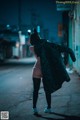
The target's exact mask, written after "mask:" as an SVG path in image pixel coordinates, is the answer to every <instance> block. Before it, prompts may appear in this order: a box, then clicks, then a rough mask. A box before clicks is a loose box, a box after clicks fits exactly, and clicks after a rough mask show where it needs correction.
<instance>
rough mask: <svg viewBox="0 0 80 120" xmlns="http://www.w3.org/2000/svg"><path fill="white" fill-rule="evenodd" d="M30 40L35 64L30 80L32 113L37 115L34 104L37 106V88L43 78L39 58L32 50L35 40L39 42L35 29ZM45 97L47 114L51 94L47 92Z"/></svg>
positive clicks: (49, 110)
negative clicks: (31, 84)
mask: <svg viewBox="0 0 80 120" xmlns="http://www.w3.org/2000/svg"><path fill="white" fill-rule="evenodd" d="M30 40H31V41H30V43H31V45H33V46H30V50H31V52H32V53H33V54H34V55H35V57H36V63H35V65H34V67H33V72H32V79H33V112H34V114H38V110H37V108H36V104H37V99H38V92H39V88H40V83H41V80H42V81H43V76H42V72H41V64H40V57H39V56H38V53H36V52H35V50H34V44H36V45H37V42H36V40H38V41H39V40H40V37H39V35H38V33H37V31H36V29H34V34H33V35H31V38H30ZM43 86H44V82H43ZM44 90H45V89H44ZM45 95H46V100H47V108H45V110H44V112H49V113H50V112H51V93H49V92H48V91H45Z"/></svg>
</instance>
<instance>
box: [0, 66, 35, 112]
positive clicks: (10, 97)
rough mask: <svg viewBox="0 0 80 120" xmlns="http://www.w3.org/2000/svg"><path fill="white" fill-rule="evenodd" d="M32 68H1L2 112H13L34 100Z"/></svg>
mask: <svg viewBox="0 0 80 120" xmlns="http://www.w3.org/2000/svg"><path fill="white" fill-rule="evenodd" d="M32 66H33V65H6V66H2V67H1V68H0V111H4V110H6V111H7V110H13V109H15V107H17V106H18V105H20V104H21V103H24V102H26V101H28V100H32V79H31V72H32ZM26 107H27V106H26Z"/></svg>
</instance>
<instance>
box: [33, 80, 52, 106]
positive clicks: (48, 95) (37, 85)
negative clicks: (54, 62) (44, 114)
mask: <svg viewBox="0 0 80 120" xmlns="http://www.w3.org/2000/svg"><path fill="white" fill-rule="evenodd" d="M42 81H43V79H42ZM40 83H41V79H40V78H33V108H36V103H37V99H38V92H39V88H40ZM43 86H44V82H43ZM44 90H45V87H44ZM45 95H46V100H47V105H48V106H47V107H48V108H51V93H49V92H48V91H45Z"/></svg>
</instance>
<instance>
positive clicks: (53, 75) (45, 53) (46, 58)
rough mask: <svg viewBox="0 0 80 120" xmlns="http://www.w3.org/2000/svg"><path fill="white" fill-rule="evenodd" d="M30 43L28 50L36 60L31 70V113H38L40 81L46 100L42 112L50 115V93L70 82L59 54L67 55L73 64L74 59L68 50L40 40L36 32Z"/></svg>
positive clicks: (71, 52)
mask: <svg viewBox="0 0 80 120" xmlns="http://www.w3.org/2000/svg"><path fill="white" fill-rule="evenodd" d="M30 43H31V45H32V46H31V47H30V50H31V51H32V52H33V53H34V54H35V56H36V59H37V61H36V63H35V65H34V68H33V88H34V90H33V111H34V114H36V113H38V111H37V108H36V103H37V99H38V91H39V88H40V82H41V79H42V81H43V86H44V91H45V95H46V100H47V107H46V108H45V110H44V112H48V113H50V112H51V93H53V92H55V91H56V90H58V89H60V88H61V87H62V84H63V82H64V81H67V82H69V81H70V77H69V75H68V73H67V71H66V67H65V65H64V62H63V59H62V57H61V52H67V53H69V54H70V57H71V58H72V61H73V62H75V61H76V58H75V55H74V53H73V51H72V50H71V49H70V48H67V47H63V46H60V45H57V44H54V43H49V42H47V41H44V40H41V39H40V37H39V35H38V33H37V31H36V30H34V33H33V34H32V35H31V36H30Z"/></svg>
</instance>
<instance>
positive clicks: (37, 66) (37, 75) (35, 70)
mask: <svg viewBox="0 0 80 120" xmlns="http://www.w3.org/2000/svg"><path fill="white" fill-rule="evenodd" d="M30 50H31V52H32V53H33V54H34V55H35V57H36V62H35V64H34V67H33V70H32V77H35V78H41V77H42V72H41V64H40V57H37V55H36V54H35V52H34V46H30Z"/></svg>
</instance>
